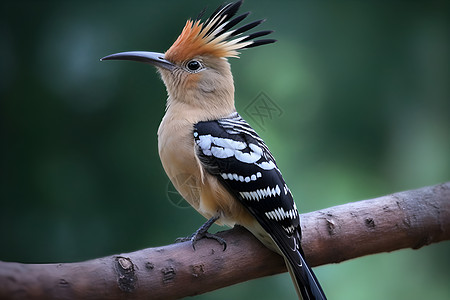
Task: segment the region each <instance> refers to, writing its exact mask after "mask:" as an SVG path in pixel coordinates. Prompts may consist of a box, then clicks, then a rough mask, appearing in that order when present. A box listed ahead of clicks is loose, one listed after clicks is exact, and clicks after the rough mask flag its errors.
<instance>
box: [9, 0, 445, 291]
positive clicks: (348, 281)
mask: <svg viewBox="0 0 450 300" xmlns="http://www.w3.org/2000/svg"><path fill="white" fill-rule="evenodd" d="M221 3H222V1H206V0H202V1H189V2H188V1H183V2H181V1H167V0H166V1H74V0H72V1H28V2H26V1H2V2H1V4H0V11H1V12H0V15H1V18H0V33H1V34H0V90H1V100H0V124H1V125H0V134H1V147H0V151H1V153H0V164H1V165H0V170H1V172H0V174H1V175H0V176H1V180H0V201H1V202H0V205H1V206H0V228H1V229H0V230H1V232H0V234H1V238H2V240H1V243H0V259H1V260H5V261H19V262H28V263H30V262H36V263H37V262H39V263H44V262H72V261H80V260H86V259H91V258H96V257H101V256H106V255H110V254H115V253H123V252H129V251H134V250H138V249H141V248H145V247H152V246H160V245H166V244H169V243H172V242H173V241H174V239H175V238H176V237H179V236H186V235H189V234H190V233H192V232H193V231H194V230H195V229H197V227H198V226H200V224H202V223H203V221H204V220H203V219H202V217H201V216H200V215H199V214H198V213H196V212H195V211H194V210H193V209H191V208H183V207H180V206H179V205H174V203H172V202H173V201H172V202H171V201H169V197H168V196H167V194H168V193H167V191H168V190H170V185H169V181H168V178H167V177H166V175H165V173H164V171H163V169H162V167H161V164H160V162H159V157H158V153H157V137H156V131H157V128H158V125H159V122H160V120H161V118H162V116H163V114H164V105H165V99H166V92H165V89H164V86H163V84H162V82H161V81H160V80H159V78H158V75H157V74H156V72H155V70H154V69H153V68H152V67H149V66H146V65H142V64H137V63H131V62H103V63H101V62H99V58H101V57H103V56H105V55H108V54H111V53H115V52H119V51H127V50H151V51H160V52H163V51H165V50H166V49H167V48H168V47H169V46H170V45H171V43H172V42H173V41H174V40H175V38H176V37H177V36H178V34H179V33H180V31H181V28H182V27H183V25H184V23H185V20H186V19H187V18H189V17H192V18H195V17H196V16H197V14H198V12H199V11H201V10H202V9H203V8H204V7H205V6H209V9H208V13H209V12H211V11H212V10H213V9H215V7H216V6H217V5H219V4H221ZM247 10H251V11H252V12H253V14H252V15H251V17H250V19H251V20H255V19H256V18H267V22H266V23H264V24H263V25H262V26H260V28H261V29H273V30H275V31H276V32H275V33H274V34H273V37H274V38H276V39H278V42H277V43H276V44H273V45H270V46H264V47H259V48H255V49H250V50H246V51H243V53H242V55H241V59H231V64H232V70H233V73H234V77H235V82H236V99H237V108H238V110H239V111H241V112H243V113H242V114H243V116H244V117H245V118H246V119H248V120H249V121H250V123H252V122H251V120H252V116H250V115H248V114H245V113H244V112H245V111H246V108H248V107H249V105H251V103H252V101H253V100H254V99H255V98H256V97H257V95H259V94H260V93H261V92H264V93H265V94H266V95H267V96H268V97H269V98H270V100H271V101H272V102H273V103H275V104H276V105H277V107H279V108H280V110H281V112H282V113H281V116H278V115H277V116H273V118H272V119H266V120H265V123H264V125H263V126H261V124H260V123H258V124H254V123H253V125H254V126H255V129H257V130H258V131H259V132H260V133H261V135H262V137H263V138H264V139H265V141H266V143H267V144H268V145H269V147H270V148H271V149H272V152H273V153H274V155H275V156H276V157H277V161H278V164H279V166H280V167H281V169H282V170H283V174H284V176H285V178H286V180H287V182H288V184H290V187H291V190H292V191H293V193H294V196H295V199H296V201H297V206H298V207H299V209H300V210H301V211H303V212H308V211H313V210H318V209H322V208H326V207H329V206H333V205H338V204H343V203H347V202H351V201H357V200H362V199H367V198H372V197H377V196H381V195H385V194H389V193H393V192H398V191H402V190H407V189H414V188H419V187H422V186H426V185H433V184H438V183H441V182H445V181H448V180H449V179H450V24H449V23H450V21H449V20H450V5H449V2H448V1H447V2H444V1H441V2H439V1H411V2H409V1H391V2H388V1H383V2H380V3H379V2H378V1H361V2H359V1H339V2H338V3H337V2H334V1H315V2H310V1H255V0H247V1H246V2H245V3H244V5H243V9H242V11H247ZM216 229H218V228H216ZM449 253H450V243H449V242H444V243H440V244H436V245H431V246H428V247H424V248H422V249H419V250H402V251H397V252H394V253H389V254H379V255H373V256H368V257H363V258H359V259H355V260H352V261H348V262H343V263H341V264H337V265H327V266H322V267H318V268H315V270H316V274H317V275H318V277H319V278H320V281H321V283H322V285H323V287H324V289H325V291H326V292H327V295H328V297H329V298H330V299H347V300H348V299H449V297H450V287H449V282H450V271H449V269H450V256H449ZM294 295H295V292H294V289H293V287H292V283H291V282H290V279H289V276H288V275H287V274H282V275H278V276H273V277H269V278H263V279H259V280H255V281H251V282H247V283H243V284H239V285H236V286H232V287H229V288H226V289H223V290H219V291H216V292H212V293H209V294H206V295H201V296H197V297H195V299H211V298H213V299H247V298H249V297H251V298H252V299H273V298H277V299H288V298H291V299H292V298H293V297H294Z"/></svg>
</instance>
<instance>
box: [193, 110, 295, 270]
mask: <svg viewBox="0 0 450 300" xmlns="http://www.w3.org/2000/svg"><path fill="white" fill-rule="evenodd" d="M194 138H195V143H196V145H197V155H198V157H199V158H200V161H201V162H202V164H203V166H204V167H205V169H206V170H207V171H208V172H209V173H211V174H213V175H215V176H218V177H219V179H220V180H221V181H222V182H223V184H224V185H225V186H226V187H227V188H228V190H229V191H230V192H231V193H233V194H234V195H235V196H236V198H237V199H239V201H240V202H241V203H242V204H243V205H244V206H245V207H246V208H247V209H248V210H249V211H250V213H251V214H252V215H253V216H254V217H255V218H256V219H257V220H258V222H259V223H260V224H261V226H262V227H263V228H264V230H266V231H267V233H268V234H269V235H270V236H271V237H272V239H273V240H274V241H275V242H276V243H277V245H278V247H279V248H280V250H281V251H282V252H283V254H284V255H285V256H286V257H287V258H288V259H289V260H290V261H291V263H294V264H296V265H300V266H301V265H302V262H301V258H300V257H299V256H300V254H299V250H300V235H301V233H300V220H299V215H298V211H297V208H296V206H295V203H294V201H293V198H292V194H291V192H290V190H289V188H288V187H287V185H286V183H285V182H284V179H283V177H282V175H281V172H280V170H279V169H278V167H277V164H276V162H275V159H274V158H273V156H272V154H271V153H270V151H269V149H268V148H267V146H266V144H265V143H264V141H263V140H262V139H261V138H260V137H259V136H258V134H257V133H256V132H255V131H254V130H253V129H252V128H251V127H250V125H249V124H248V123H247V122H246V121H245V120H244V119H242V118H241V117H240V116H239V114H237V113H235V114H233V115H231V116H230V117H228V118H223V119H219V120H214V121H206V122H199V123H197V124H195V126H194Z"/></svg>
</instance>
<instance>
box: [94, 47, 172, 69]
mask: <svg viewBox="0 0 450 300" xmlns="http://www.w3.org/2000/svg"><path fill="white" fill-rule="evenodd" d="M104 60H131V61H138V62H143V63H147V64H151V65H153V66H155V67H159V68H163V69H167V70H170V71H171V70H173V68H174V64H173V63H171V62H170V61H168V60H166V59H164V54H162V53H158V52H147V51H127V52H120V53H115V54H111V55H108V56H105V57H103V58H101V59H100V61H104Z"/></svg>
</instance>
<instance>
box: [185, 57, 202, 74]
mask: <svg viewBox="0 0 450 300" xmlns="http://www.w3.org/2000/svg"><path fill="white" fill-rule="evenodd" d="M187 68H188V69H189V71H192V72H196V71H199V70H200V69H201V68H202V64H201V63H200V62H199V61H198V60H191V61H190V62H188V63H187Z"/></svg>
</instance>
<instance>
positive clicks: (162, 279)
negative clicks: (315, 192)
mask: <svg viewBox="0 0 450 300" xmlns="http://www.w3.org/2000/svg"><path fill="white" fill-rule="evenodd" d="M301 220H302V229H303V242H302V245H303V248H304V251H305V254H306V256H307V260H308V261H309V263H310V265H311V266H317V265H323V264H329V263H337V262H341V261H344V260H347V259H351V258H356V257H360V256H364V255H368V254H373V253H379V252H389V251H393V250H397V249H402V248H413V249H418V248H420V247H422V246H425V245H428V244H431V243H437V242H440V241H443V240H449V239H450V182H448V183H445V184H441V185H436V186H431V187H425V188H421V189H418V190H413V191H406V192H401V193H396V194H392V195H389V196H384V197H380V198H376V199H371V200H365V201H359V202H354V203H348V204H344V205H340V206H335V207H331V208H327V209H324V210H320V211H315V212H311V213H307V214H303V215H302V216H301ZM219 234H220V235H221V236H222V237H223V238H224V239H226V240H227V244H228V247H227V250H226V251H222V246H221V245H219V244H218V243H217V242H216V241H213V240H206V239H205V240H201V241H200V242H199V243H198V244H197V245H196V249H197V250H196V251H194V250H193V249H192V247H191V245H190V244H189V243H188V242H186V243H180V244H174V245H168V246H164V247H158V248H149V249H144V250H140V251H136V252H133V253H126V254H120V255H113V256H109V257H104V258H99V259H94V260H90V261H85V262H77V263H64V264H21V263H14V262H0V299H99V298H101V299H124V298H126V299H175V298H181V297H185V296H191V295H195V294H201V293H205V292H208V291H211V290H215V289H219V288H222V287H225V286H228V285H232V284H235V283H239V282H243V281H246V280H250V279H253V278H258V277H262V276H267V275H272V274H277V273H280V272H285V271H286V268H285V266H284V264H283V259H282V258H281V257H280V256H279V255H277V254H275V253H273V252H271V251H269V250H268V249H266V248H265V247H264V246H262V245H261V244H260V243H259V242H258V241H257V240H256V239H255V238H254V237H253V236H252V235H251V234H250V233H249V232H247V231H246V230H245V229H243V228H240V227H236V228H233V229H231V230H228V231H224V232H221V233H219Z"/></svg>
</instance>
